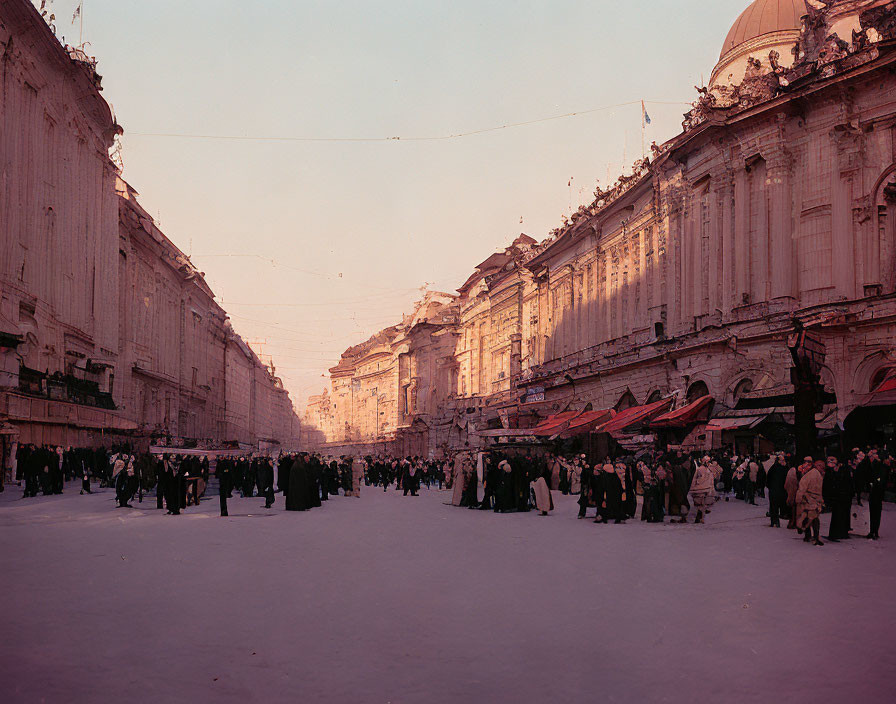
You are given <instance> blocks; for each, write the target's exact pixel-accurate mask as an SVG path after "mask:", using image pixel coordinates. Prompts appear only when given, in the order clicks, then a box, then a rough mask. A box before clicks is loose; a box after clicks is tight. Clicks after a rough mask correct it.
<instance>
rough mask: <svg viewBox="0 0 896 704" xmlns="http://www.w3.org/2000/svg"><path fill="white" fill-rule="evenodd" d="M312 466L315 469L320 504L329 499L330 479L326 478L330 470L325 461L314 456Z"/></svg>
mask: <svg viewBox="0 0 896 704" xmlns="http://www.w3.org/2000/svg"><path fill="white" fill-rule="evenodd" d="M314 464H315V465H316V468H317V485H318V486H317V488H318V491H319V493H320V500H321V502H324V501H329V499H330V478H329V476H328V474H329V472H330V469H329V467H328V466H327V463H326V461H325V460H324V459H323V458H321V457H318V456H316V455H315V457H314Z"/></svg>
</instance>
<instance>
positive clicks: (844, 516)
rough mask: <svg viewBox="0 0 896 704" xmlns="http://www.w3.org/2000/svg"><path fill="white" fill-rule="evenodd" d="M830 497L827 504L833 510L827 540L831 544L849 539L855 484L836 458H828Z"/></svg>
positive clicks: (826, 499) (825, 476)
mask: <svg viewBox="0 0 896 704" xmlns="http://www.w3.org/2000/svg"><path fill="white" fill-rule="evenodd" d="M824 479H825V482H826V483H827V489H828V495H827V497H825V503H827V504H828V505H829V506H830V508H831V527H830V529H829V530H828V535H827V539H828V540H830V541H831V542H837V541H838V540H847V539H848V538H849V523H850V521H849V513H850V511H851V510H852V492H853V483H852V477H851V476H849V472H848V471H847V470H846V468H845V467H843V466H842V465H841V464H840V463H839V462H838V461H837V458H836V457H828V461H827V470H826V471H825V473H824Z"/></svg>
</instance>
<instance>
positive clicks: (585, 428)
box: [560, 409, 614, 438]
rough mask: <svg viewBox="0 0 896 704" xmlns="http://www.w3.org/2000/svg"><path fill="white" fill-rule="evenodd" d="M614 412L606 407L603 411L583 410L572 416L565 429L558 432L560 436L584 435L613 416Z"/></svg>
mask: <svg viewBox="0 0 896 704" xmlns="http://www.w3.org/2000/svg"><path fill="white" fill-rule="evenodd" d="M613 414H614V412H613V411H611V410H609V409H607V410H603V411H585V412H584V413H582V414H581V415H580V416H578V417H577V418H573V419H572V420H571V421H570V422H569V425H568V426H566V429H565V430H563V431H562V432H561V433H560V437H563V438H571V437H573V436H575V435H585V434H587V433H590V432H591V431H592V430H594V429H595V428H596V427H597V426H599V425H600V424H601V423H606V422H607V421H608V420H610V418H612V417H613Z"/></svg>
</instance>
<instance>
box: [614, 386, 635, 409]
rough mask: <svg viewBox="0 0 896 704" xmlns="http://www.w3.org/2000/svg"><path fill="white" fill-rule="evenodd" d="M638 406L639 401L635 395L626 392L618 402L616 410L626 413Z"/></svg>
mask: <svg viewBox="0 0 896 704" xmlns="http://www.w3.org/2000/svg"><path fill="white" fill-rule="evenodd" d="M637 405H638V401H637V400H636V399H635V395H634V394H633V393H632V392H631V391H626V392H625V393H624V394H622V398H620V399H619V400H618V401H617V402H616V410H617V411H624V410H625V409H626V408H632V407H633V406H637Z"/></svg>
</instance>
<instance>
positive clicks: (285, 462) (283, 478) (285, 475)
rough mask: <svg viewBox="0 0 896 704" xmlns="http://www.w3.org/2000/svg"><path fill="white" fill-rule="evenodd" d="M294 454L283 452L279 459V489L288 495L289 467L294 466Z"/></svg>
mask: <svg viewBox="0 0 896 704" xmlns="http://www.w3.org/2000/svg"><path fill="white" fill-rule="evenodd" d="M292 460H293V458H292V455H287V454H281V455H280V458H279V459H278V460H277V491H279V492H280V493H281V494H283V495H284V496H286V487H287V485H288V484H289V468H290V467H292Z"/></svg>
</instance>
